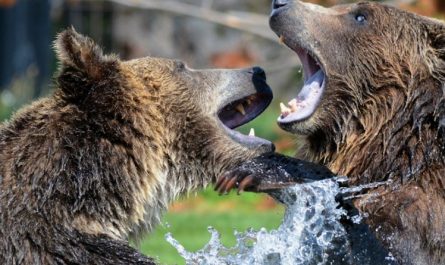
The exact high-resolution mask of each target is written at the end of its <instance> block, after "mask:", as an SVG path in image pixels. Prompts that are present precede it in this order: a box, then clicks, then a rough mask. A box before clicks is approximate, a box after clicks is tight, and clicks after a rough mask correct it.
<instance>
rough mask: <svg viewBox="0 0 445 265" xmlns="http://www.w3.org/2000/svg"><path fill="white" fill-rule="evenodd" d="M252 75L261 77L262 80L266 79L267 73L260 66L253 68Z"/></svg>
mask: <svg viewBox="0 0 445 265" xmlns="http://www.w3.org/2000/svg"><path fill="white" fill-rule="evenodd" d="M252 73H253V75H254V76H257V77H261V78H262V79H266V72H264V70H263V69H262V68H260V67H258V66H255V67H253V68H252Z"/></svg>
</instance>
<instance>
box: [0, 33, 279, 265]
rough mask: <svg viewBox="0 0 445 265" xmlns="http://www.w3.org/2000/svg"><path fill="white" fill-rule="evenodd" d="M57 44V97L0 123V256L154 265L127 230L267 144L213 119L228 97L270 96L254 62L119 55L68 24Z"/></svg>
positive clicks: (144, 225)
mask: <svg viewBox="0 0 445 265" xmlns="http://www.w3.org/2000/svg"><path fill="white" fill-rule="evenodd" d="M55 47H56V50H57V54H58V58H59V60H60V64H61V65H60V71H59V74H58V76H57V89H56V91H55V93H54V95H52V96H50V97H48V98H45V99H42V100H40V101H37V102H35V103H33V104H32V105H30V106H28V107H26V108H24V109H22V110H21V111H19V112H18V113H17V114H15V115H14V116H13V118H12V119H11V120H10V121H9V122H6V123H4V124H2V125H1V127H0V161H1V163H0V264H152V260H151V259H149V258H147V257H144V256H143V255H141V254H140V253H138V252H137V251H136V250H134V249H132V248H131V247H130V246H128V243H127V239H128V237H129V236H130V235H133V236H137V235H139V234H140V233H141V232H142V231H149V230H151V229H152V228H153V226H154V225H156V224H157V223H158V222H159V219H160V218H161V214H162V212H163V211H164V210H165V209H166V208H167V206H168V204H169V202H171V201H172V200H173V199H174V198H175V197H177V196H178V195H181V194H184V193H187V192H188V191H191V190H196V189H199V188H201V187H204V186H205V185H207V184H208V183H210V182H212V181H214V179H215V176H217V175H218V174H220V173H221V172H222V171H224V170H225V169H226V168H228V167H230V166H233V165H235V164H237V163H240V162H241V161H243V160H244V159H246V158H249V157H253V156H256V155H259V154H261V153H263V152H265V151H270V150H272V145H271V144H270V143H267V142H264V144H255V145H254V144H249V145H245V144H243V143H242V142H241V141H237V140H236V139H234V138H233V137H230V135H229V134H228V133H227V132H228V131H229V129H227V128H225V129H224V127H223V126H222V123H221V121H220V120H219V119H218V118H217V117H218V116H217V112H218V111H220V109H221V108H222V107H223V106H224V105H225V104H229V103H230V102H231V101H234V100H238V99H240V98H244V97H246V96H249V95H252V94H255V93H257V92H258V91H259V90H261V89H262V90H263V92H264V91H265V92H266V94H268V93H269V94H270V90H269V88H268V87H267V86H266V85H265V76H264V72H262V71H261V70H260V69H259V68H255V69H246V70H206V71H197V70H193V71H192V70H190V69H188V68H187V67H185V66H184V64H183V63H181V62H178V61H174V60H167V59H155V58H143V59H137V60H132V61H128V62H122V61H120V60H119V59H118V58H117V57H115V56H105V55H103V54H102V51H101V50H100V48H99V47H98V46H96V45H95V44H94V43H93V42H92V41H91V40H90V39H88V38H85V37H83V36H81V35H79V34H77V33H76V32H75V31H74V30H72V29H71V30H67V31H65V32H63V33H61V34H60V35H59V36H58V39H57V41H56V42H55ZM252 81H253V82H252ZM254 83H255V84H254ZM259 86H262V88H259ZM266 98H267V99H271V95H268V96H267V97H266ZM269 102H270V100H269ZM266 105H267V104H266ZM264 107H265V106H264ZM257 114H258V112H257V113H256V115H257Z"/></svg>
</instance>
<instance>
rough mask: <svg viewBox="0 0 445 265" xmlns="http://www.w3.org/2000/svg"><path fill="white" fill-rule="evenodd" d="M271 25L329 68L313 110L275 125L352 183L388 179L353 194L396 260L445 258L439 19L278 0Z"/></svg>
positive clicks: (444, 86) (444, 73) (442, 33)
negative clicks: (299, 119)
mask: <svg viewBox="0 0 445 265" xmlns="http://www.w3.org/2000/svg"><path fill="white" fill-rule="evenodd" d="M363 18H364V19H363ZM270 25H271V27H272V29H273V30H274V31H275V32H276V33H277V35H278V36H280V37H281V39H282V40H283V41H284V43H285V44H286V45H288V46H289V47H290V48H292V49H294V50H298V49H304V50H306V51H307V52H308V54H309V55H310V56H312V57H313V58H314V60H315V61H316V62H318V64H319V65H320V67H321V69H322V70H323V72H324V73H325V90H324V94H323V95H322V98H321V101H320V102H319V104H318V106H317V108H316V110H315V112H314V113H313V114H312V115H311V116H310V117H309V118H307V119H305V120H301V121H295V122H287V123H281V124H280V126H281V127H282V128H284V129H285V130H288V131H290V132H292V133H294V134H296V135H299V137H300V142H301V143H303V146H302V148H301V149H299V151H298V153H297V154H298V155H297V156H298V158H302V159H306V160H309V161H312V162H317V163H320V164H323V165H325V166H327V167H328V168H329V169H330V170H332V171H333V172H334V173H336V174H338V175H345V176H348V178H349V184H350V185H360V184H367V183H373V182H380V181H384V182H386V183H387V185H385V186H382V187H380V188H377V189H374V190H370V191H367V193H366V194H365V195H364V197H362V198H360V199H356V200H355V201H354V204H355V206H356V207H357V208H358V209H359V210H360V211H361V213H362V214H363V215H364V216H366V217H368V218H367V219H366V220H367V222H368V224H370V227H371V228H372V230H373V231H374V232H375V233H376V235H377V237H378V238H379V239H380V240H381V241H382V242H384V244H385V245H386V247H388V249H389V250H390V251H391V252H392V253H393V254H394V255H395V256H396V257H397V260H398V261H399V262H400V263H402V264H445V159H444V157H445V133H444V130H445V128H444V126H445V24H444V23H442V22H440V21H437V20H433V19H430V18H426V17H421V16H418V15H415V14H412V13H408V12H404V11H401V10H399V9H396V8H394V7H391V6H386V5H382V4H378V3H366V2H364V3H359V4H353V5H342V6H336V7H332V8H329V9H328V8H323V7H320V6H316V5H312V4H306V3H302V2H300V1H296V0H295V1H293V0H281V1H274V11H273V13H272V16H271V20H270ZM253 171H254V170H253ZM257 171H258V170H257ZM251 173H254V172H251ZM258 182H259V181H257V183H258ZM359 244H360V243H359Z"/></svg>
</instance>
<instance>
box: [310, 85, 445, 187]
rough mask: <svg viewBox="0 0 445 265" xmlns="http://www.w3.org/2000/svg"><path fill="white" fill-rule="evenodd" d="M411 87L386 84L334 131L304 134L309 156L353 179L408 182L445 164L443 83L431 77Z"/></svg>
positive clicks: (312, 159) (340, 122) (353, 182)
mask: <svg viewBox="0 0 445 265" xmlns="http://www.w3.org/2000/svg"><path fill="white" fill-rule="evenodd" d="M413 87H415V89H409V88H408V89H405V90H403V89H400V88H389V89H388V88H385V89H384V90H381V92H379V93H376V94H375V96H374V97H373V99H372V100H370V102H369V104H368V105H366V104H365V107H364V109H363V111H361V115H359V116H354V115H350V116H348V117H347V118H346V119H342V120H341V121H339V122H338V124H340V126H339V128H338V129H337V130H336V131H331V132H323V131H317V132H316V133H314V134H312V135H309V136H306V138H305V144H304V150H305V152H303V153H304V154H305V158H306V159H309V160H311V161H314V162H317V163H321V164H324V165H326V166H327V167H329V168H330V169H331V170H332V171H333V172H335V173H337V174H339V175H343V176H348V177H349V179H350V181H351V184H361V183H370V182H375V181H386V180H389V179H391V180H396V181H401V182H403V181H409V180H412V179H415V178H416V176H418V175H420V174H423V173H424V172H425V171H431V170H433V169H434V166H436V165H437V166H438V167H439V168H440V167H441V168H443V167H444V160H443V156H444V155H445V149H444V143H445V140H444V138H445V137H444V128H443V126H444V124H443V123H444V120H445V115H444V113H445V107H444V96H443V87H444V86H443V85H442V84H441V83H440V82H438V81H437V80H434V79H428V80H424V81H423V82H420V83H419V84H417V86H413ZM405 169H407V170H405ZM439 170H440V169H439ZM432 175H437V174H434V173H432Z"/></svg>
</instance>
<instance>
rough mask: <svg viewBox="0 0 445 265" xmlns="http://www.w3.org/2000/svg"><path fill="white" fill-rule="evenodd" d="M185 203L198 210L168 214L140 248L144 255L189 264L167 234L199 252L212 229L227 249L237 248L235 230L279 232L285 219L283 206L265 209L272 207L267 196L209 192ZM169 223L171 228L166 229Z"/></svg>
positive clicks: (168, 262)
mask: <svg viewBox="0 0 445 265" xmlns="http://www.w3.org/2000/svg"><path fill="white" fill-rule="evenodd" d="M182 203H185V204H187V203H189V204H190V205H189V206H195V207H194V208H187V207H186V209H185V210H183V211H179V212H170V213H168V214H167V215H166V216H165V217H164V219H163V222H162V223H163V225H159V226H158V227H157V229H156V230H155V231H154V232H152V233H150V235H149V236H148V237H147V238H146V239H145V240H143V241H142V243H141V244H140V249H141V251H142V252H143V253H145V254H147V255H149V256H151V257H156V258H158V259H159V261H160V262H161V264H185V263H184V260H183V259H182V258H181V257H180V256H179V254H178V253H177V251H176V249H175V248H174V247H172V246H171V245H170V244H169V243H168V242H167V241H166V240H165V234H166V233H168V232H171V233H172V234H173V237H174V238H175V239H176V240H178V241H179V242H180V243H181V244H182V245H183V246H184V247H185V248H186V249H187V250H188V251H196V250H199V249H201V248H202V247H203V246H204V245H205V244H206V243H208V241H209V239H210V234H209V232H208V231H207V227H209V226H212V227H214V228H216V229H217V230H218V232H219V233H220V234H221V241H222V243H223V244H224V245H226V246H233V245H234V244H235V236H234V235H233V233H234V231H235V230H237V231H240V232H242V231H245V230H246V229H248V228H254V229H260V228H262V227H265V228H267V229H272V228H276V227H278V226H279V224H280V222H281V220H282V217H283V208H282V207H281V206H275V207H273V206H271V208H269V209H261V207H262V206H264V204H265V203H268V200H267V198H266V195H260V194H253V193H244V194H242V195H241V196H238V195H235V194H234V193H233V194H231V195H228V196H218V195H217V194H216V192H214V191H211V190H210V189H208V190H205V191H204V192H202V193H200V194H199V195H198V196H197V197H196V198H190V199H189V200H185V201H183V202H182ZM195 203H196V205H195ZM166 223H167V224H168V225H165V224H166Z"/></svg>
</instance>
